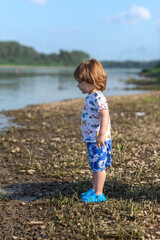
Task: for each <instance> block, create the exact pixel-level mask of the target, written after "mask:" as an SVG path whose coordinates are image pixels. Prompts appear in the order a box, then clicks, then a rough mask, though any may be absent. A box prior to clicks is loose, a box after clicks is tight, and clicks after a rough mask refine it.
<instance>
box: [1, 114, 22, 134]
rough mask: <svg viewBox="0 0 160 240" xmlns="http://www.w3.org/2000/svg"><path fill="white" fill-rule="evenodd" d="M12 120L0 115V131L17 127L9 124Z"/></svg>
mask: <svg viewBox="0 0 160 240" xmlns="http://www.w3.org/2000/svg"><path fill="white" fill-rule="evenodd" d="M12 119H13V118H11V117H6V116H5V115H4V114H0V129H1V130H4V131H5V130H7V129H8V128H9V127H11V126H15V127H18V124H15V123H12V122H11V120H12ZM0 135H1V131H0Z"/></svg>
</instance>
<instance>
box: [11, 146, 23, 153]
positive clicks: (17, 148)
mask: <svg viewBox="0 0 160 240" xmlns="http://www.w3.org/2000/svg"><path fill="white" fill-rule="evenodd" d="M20 150H21V149H20V148H19V147H16V148H15V149H13V150H11V152H12V153H15V152H20Z"/></svg>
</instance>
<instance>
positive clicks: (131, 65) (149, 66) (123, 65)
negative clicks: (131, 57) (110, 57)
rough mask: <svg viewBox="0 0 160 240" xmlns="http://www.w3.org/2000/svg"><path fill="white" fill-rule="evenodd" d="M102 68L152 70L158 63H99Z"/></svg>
mask: <svg viewBox="0 0 160 240" xmlns="http://www.w3.org/2000/svg"><path fill="white" fill-rule="evenodd" d="M101 63H102V65H103V67H104V68H141V69H142V68H143V69H152V68H154V67H156V66H157V64H158V63H159V61H158V60H157V61H149V62H145V61H142V62H139V61H123V62H118V61H102V62H101Z"/></svg>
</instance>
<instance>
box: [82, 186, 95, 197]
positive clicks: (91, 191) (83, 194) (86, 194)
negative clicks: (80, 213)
mask: <svg viewBox="0 0 160 240" xmlns="http://www.w3.org/2000/svg"><path fill="white" fill-rule="evenodd" d="M92 193H94V190H93V189H92V188H90V189H89V190H88V191H87V192H84V193H81V197H85V196H88V195H90V194H92Z"/></svg>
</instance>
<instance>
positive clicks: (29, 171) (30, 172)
mask: <svg viewBox="0 0 160 240" xmlns="http://www.w3.org/2000/svg"><path fill="white" fill-rule="evenodd" d="M35 172H36V171H35V170H34V169H29V170H28V171H27V173H29V174H30V175H32V174H34V173H35Z"/></svg>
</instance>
